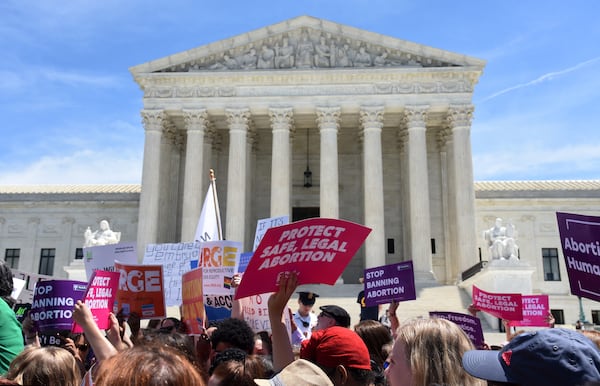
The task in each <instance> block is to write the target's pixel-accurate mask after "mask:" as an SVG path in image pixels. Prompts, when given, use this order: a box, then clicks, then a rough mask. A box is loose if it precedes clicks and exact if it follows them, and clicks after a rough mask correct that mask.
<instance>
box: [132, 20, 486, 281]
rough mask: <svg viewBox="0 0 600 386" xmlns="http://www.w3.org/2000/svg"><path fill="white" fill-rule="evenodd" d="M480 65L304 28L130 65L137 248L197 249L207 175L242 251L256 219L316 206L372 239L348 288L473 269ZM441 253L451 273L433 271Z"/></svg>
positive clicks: (324, 28) (273, 30)
mask: <svg viewBox="0 0 600 386" xmlns="http://www.w3.org/2000/svg"><path fill="white" fill-rule="evenodd" d="M484 64H485V63H484V61H482V60H479V59H476V58H470V57H467V56H464V55H460V54H455V53H451V52H447V51H443V50H439V49H435V48H431V47H426V46H422V45H417V44H414V43H410V42H406V41H403V40H400V39H395V38H391V37H387V36H382V35H378V34H375V33H372V32H368V31H362V30H358V29H356V28H352V27H348V26H344V25H340V24H336V23H332V22H328V21H325V20H321V19H316V18H312V17H308V16H301V17H298V18H295V19H291V20H288V21H285V22H283V23H279V24H275V25H272V26H268V27H265V28H262V29H259V30H256V31H251V32H248V33H247V34H243V35H240V36H236V37H233V38H230V39H227V40H223V41H219V42H215V43H212V44H209V45H206V46H202V47H199V48H195V49H191V50H189V51H186V52H182V53H179V54H174V55H172V56H169V57H166V58H162V59H157V60H154V61H151V62H148V63H145V64H141V65H138V66H135V67H132V68H131V69H130V71H131V73H132V74H133V76H134V79H135V81H136V82H137V83H138V84H139V85H140V87H141V89H142V90H143V93H144V98H143V103H144V107H143V110H142V117H143V122H144V127H145V131H146V144H145V153H144V170H143V177H142V186H143V189H142V193H141V197H140V219H139V224H140V225H139V229H138V239H137V242H138V245H145V244H148V243H157V242H174V241H190V240H191V238H192V237H193V234H194V230H195V227H196V223H197V218H198V216H199V213H200V207H201V205H202V202H201V200H202V199H201V197H203V192H204V191H205V188H206V186H207V183H208V170H209V169H214V170H215V172H216V175H217V181H218V182H217V184H218V187H219V188H218V190H219V201H220V202H221V205H222V208H221V214H222V216H223V217H224V220H223V224H224V234H225V237H226V239H229V240H238V241H242V242H243V243H244V245H245V247H249V246H251V245H252V244H251V243H250V240H251V239H252V237H253V235H254V225H255V224H256V221H257V220H258V219H261V218H266V217H271V216H280V215H290V217H292V216H293V212H294V209H295V208H307V207H309V208H310V207H312V208H318V210H319V213H320V216H322V217H333V218H343V219H346V220H350V221H355V222H359V223H363V224H365V225H367V226H369V227H371V228H372V229H373V232H372V233H371V235H370V236H369V238H368V239H367V241H366V244H365V247H364V248H363V250H361V252H360V253H359V255H358V256H357V258H355V259H354V261H353V262H352V263H351V264H350V266H349V267H348V269H347V271H346V272H345V273H344V279H345V280H347V281H350V282H355V281H356V279H357V278H358V276H359V275H360V272H362V269H364V268H365V267H373V266H378V265H383V264H387V263H391V262H395V261H401V260H403V259H412V260H413V261H414V263H415V270H416V272H417V276H418V277H419V278H420V279H423V280H434V279H435V280H438V281H440V282H454V281H455V280H456V279H457V277H458V274H459V272H461V271H462V270H464V269H466V268H468V267H470V266H471V265H473V264H475V263H476V261H477V254H476V248H475V242H474V238H473V235H474V234H475V233H476V231H475V221H474V190H473V171H472V161H471V144H470V125H471V119H472V112H473V105H472V104H471V99H472V93H473V89H474V87H475V84H476V83H477V81H478V78H479V76H480V75H481V72H482V70H483V67H484ZM307 132H308V133H307ZM305 133H306V134H307V135H306V136H305ZM307 148H308V149H312V152H311V153H309V154H308V160H307V159H306V157H307V155H306V149H307ZM307 164H309V165H311V166H312V167H313V170H314V171H315V172H314V174H313V180H314V181H315V183H314V184H313V186H312V187H310V188H305V187H304V186H303V183H302V181H303V171H304V168H305V167H306V166H307ZM458 192H460V194H458ZM159 219H160V221H159ZM392 243H393V245H394V248H393V252H390V251H392V248H387V246H388V244H392ZM434 243H435V245H436V247H432V245H433V244H434ZM434 249H435V253H436V254H437V256H442V258H441V260H450V261H452V263H451V264H446V263H445V262H444V263H442V264H434V256H433V255H434V253H433V250H434ZM437 256H436V257H437ZM437 260H440V259H436V261H437ZM448 267H451V268H450V269H448Z"/></svg>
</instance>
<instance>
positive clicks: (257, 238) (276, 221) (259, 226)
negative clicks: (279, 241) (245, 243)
mask: <svg viewBox="0 0 600 386" xmlns="http://www.w3.org/2000/svg"><path fill="white" fill-rule="evenodd" d="M289 223H290V217H289V216H281V217H271V218H263V219H261V220H258V221H257V222H256V232H255V234H254V246H253V247H252V250H253V251H256V248H258V245H259V244H260V242H261V241H262V239H263V237H264V236H265V233H267V230H269V228H273V227H278V226H281V225H285V224H289Z"/></svg>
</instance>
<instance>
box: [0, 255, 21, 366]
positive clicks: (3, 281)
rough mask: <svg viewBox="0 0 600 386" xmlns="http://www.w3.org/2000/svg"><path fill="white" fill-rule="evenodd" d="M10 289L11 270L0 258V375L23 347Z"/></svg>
mask: <svg viewBox="0 0 600 386" xmlns="http://www.w3.org/2000/svg"><path fill="white" fill-rule="evenodd" d="M12 291H13V280H12V271H11V270H10V267H9V266H8V265H6V263H4V261H1V260H0V298H1V300H0V375H4V374H5V373H6V371H7V370H8V366H9V365H10V362H11V361H12V360H13V358H14V357H16V356H17V355H18V354H19V353H20V352H21V351H23V348H24V344H23V332H22V330H21V324H20V323H19V321H18V320H17V317H16V315H15V312H14V311H13V309H12V306H13V305H14V303H15V301H14V300H13V299H12V298H11V297H10V295H11V293H12Z"/></svg>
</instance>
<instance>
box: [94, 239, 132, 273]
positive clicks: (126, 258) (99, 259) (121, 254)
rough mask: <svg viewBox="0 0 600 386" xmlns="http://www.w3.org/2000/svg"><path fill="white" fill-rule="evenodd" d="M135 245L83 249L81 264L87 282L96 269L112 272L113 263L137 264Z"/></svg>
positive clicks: (125, 244) (126, 244) (122, 244)
mask: <svg viewBox="0 0 600 386" xmlns="http://www.w3.org/2000/svg"><path fill="white" fill-rule="evenodd" d="M135 245H136V244H135V243H119V244H108V245H99V246H95V247H85V248H83V264H84V266H85V275H86V278H87V279H88V280H90V278H91V277H92V272H94V270H96V269H101V270H103V271H114V270H115V261H120V262H121V263H123V264H137V262H138V260H137V251H136V248H135Z"/></svg>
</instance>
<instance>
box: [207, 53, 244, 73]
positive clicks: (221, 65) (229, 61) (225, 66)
mask: <svg viewBox="0 0 600 386" xmlns="http://www.w3.org/2000/svg"><path fill="white" fill-rule="evenodd" d="M209 68H210V69H211V70H237V69H239V68H240V64H239V63H238V61H237V59H236V58H232V57H231V56H229V55H228V54H225V55H223V61H222V62H216V63H215V64H213V65H212V66H210V67H209Z"/></svg>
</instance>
